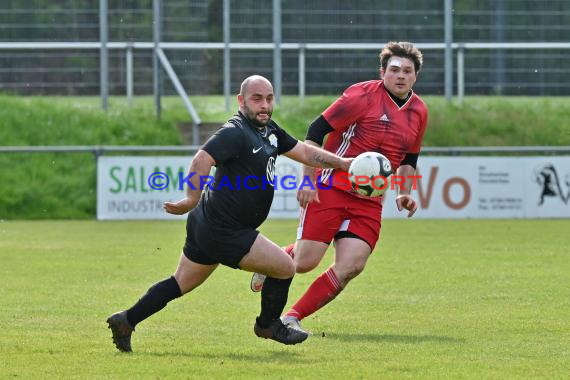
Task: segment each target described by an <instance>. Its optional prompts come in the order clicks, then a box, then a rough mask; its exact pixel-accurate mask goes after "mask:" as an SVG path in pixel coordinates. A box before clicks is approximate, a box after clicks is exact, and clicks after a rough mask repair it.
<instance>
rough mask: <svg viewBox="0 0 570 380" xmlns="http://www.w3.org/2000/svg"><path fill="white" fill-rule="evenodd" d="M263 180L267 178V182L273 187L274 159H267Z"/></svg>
mask: <svg viewBox="0 0 570 380" xmlns="http://www.w3.org/2000/svg"><path fill="white" fill-rule="evenodd" d="M265 178H267V182H269V184H270V185H271V186H272V187H273V180H274V178H275V157H269V160H267V168H266V169H265Z"/></svg>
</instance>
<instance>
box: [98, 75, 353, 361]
mask: <svg viewBox="0 0 570 380" xmlns="http://www.w3.org/2000/svg"><path fill="white" fill-rule="evenodd" d="M273 98H274V96H273V86H272V85H271V83H270V82H269V81H268V80H267V79H265V78H264V77H261V76H258V75H254V76H250V77H248V78H246V79H245V80H244V81H243V83H242V84H241V87H240V93H239V95H238V102H239V112H238V114H237V115H235V116H234V117H232V118H231V119H230V120H229V121H228V122H227V123H226V124H225V125H224V126H223V127H222V128H220V129H219V130H218V131H217V132H216V133H215V134H214V135H213V136H212V137H211V138H210V139H209V140H208V141H207V142H206V143H205V144H204V146H203V147H202V148H201V149H200V150H199V151H198V152H197V153H196V155H195V156H194V159H193V160H192V163H191V166H190V170H189V179H188V181H189V184H192V186H187V191H186V197H185V198H184V199H182V200H180V201H178V202H174V203H172V202H166V203H165V204H164V208H165V210H166V212H168V213H170V214H176V215H182V214H185V213H187V212H190V213H189V214H188V219H187V223H186V242H185V244H184V248H183V253H182V255H181V256H180V261H179V263H178V267H177V269H176V272H175V273H174V275H173V276H171V277H169V278H166V279H164V280H162V281H160V282H158V283H156V284H154V285H153V286H151V287H150V289H148V291H147V293H146V294H145V295H143V296H142V298H140V299H139V300H138V301H137V302H136V303H135V304H134V305H133V306H132V307H131V308H129V309H127V310H124V311H121V312H118V313H115V314H113V315H111V316H110V317H109V318H108V319H107V323H108V324H109V328H110V329H111V331H112V333H113V342H114V343H115V346H116V347H117V348H118V349H119V350H120V351H125V352H130V351H132V349H131V334H132V332H133V331H134V329H135V326H136V325H137V324H138V323H139V322H141V321H143V320H145V319H146V318H148V317H150V316H151V315H153V314H154V313H156V312H158V311H159V310H161V309H163V308H164V307H165V306H166V304H167V303H168V302H169V301H171V300H173V299H175V298H178V297H180V296H182V295H184V294H186V293H188V292H190V291H191V290H193V289H195V288H196V287H198V286H199V285H200V284H202V283H203V282H204V281H205V280H206V279H207V278H208V276H210V274H212V272H213V271H214V270H215V269H216V267H217V266H218V265H219V264H223V265H226V266H229V267H232V268H236V269H241V270H245V271H248V272H258V273H264V274H266V275H267V279H266V280H265V284H264V286H263V291H262V294H261V313H260V314H259V316H258V317H257V318H256V321H255V325H254V332H255V334H256V335H257V336H258V337H261V338H269V339H273V340H275V341H278V342H280V343H283V344H296V343H300V342H302V341H304V340H305V339H306V338H307V336H308V334H307V333H306V332H305V331H303V330H300V329H293V328H291V327H288V326H286V325H284V324H283V323H282V322H281V320H280V318H279V317H280V315H281V312H282V311H283V308H284V307H285V304H286V302H287V294H288V291H289V286H290V284H291V280H292V279H293V275H294V274H295V265H294V263H293V260H292V259H291V257H290V256H289V255H288V254H287V253H286V252H285V251H284V250H283V249H281V248H280V247H279V246H277V245H276V244H275V243H273V242H272V241H271V240H269V239H268V238H266V237H265V236H263V235H262V234H260V233H259V231H257V230H256V228H257V227H259V226H260V225H261V224H262V223H263V221H265V219H266V218H267V215H268V213H269V209H270V207H271V202H272V201H273V192H274V188H273V185H272V181H273V179H274V173H275V159H276V157H277V155H278V154H283V155H285V156H287V157H289V158H291V159H293V160H296V161H299V162H301V163H303V164H305V165H309V166H314V167H323V168H339V169H341V170H344V171H347V170H348V167H349V165H350V162H351V161H352V159H348V158H341V157H338V156H336V155H334V154H332V153H330V152H326V151H324V150H322V149H320V148H316V147H314V146H311V145H308V144H305V143H304V142H300V141H297V140H296V139H295V138H293V137H291V136H290V135H289V134H288V133H287V132H285V131H284V130H283V129H281V128H280V127H279V126H278V125H277V124H276V123H275V122H274V121H272V120H271V114H272V112H273ZM212 166H216V168H217V170H216V174H215V178H214V182H213V183H212V184H210V185H208V186H207V188H206V190H205V191H204V192H203V194H202V191H201V187H203V182H202V183H201V181H200V179H201V178H203V177H205V176H207V175H208V174H209V173H210V169H211V168H212ZM193 188H194V189H193Z"/></svg>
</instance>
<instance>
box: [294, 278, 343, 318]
mask: <svg viewBox="0 0 570 380" xmlns="http://www.w3.org/2000/svg"><path fill="white" fill-rule="evenodd" d="M341 291H342V287H341V286H340V283H339V282H338V279H337V278H336V275H335V273H334V271H333V270H332V268H329V269H327V270H326V271H325V272H324V273H322V274H321V275H320V276H319V277H317V279H316V280H315V281H313V283H312V284H311V286H309V289H307V291H306V292H305V294H303V296H302V297H301V298H300V299H299V300H298V301H297V303H295V305H293V306H292V307H291V309H290V310H289V311H288V312H287V313H286V314H285V315H288V316H291V317H295V318H297V319H299V320H301V319H303V318H305V317H308V316H309V315H311V314H313V313H314V312H315V311H317V310H319V309H320V308H322V307H323V306H325V305H326V304H327V303H329V302H330V301H332V300H333V299H334V298H335V297H336V296H337V295H338V294H339V293H340V292H341Z"/></svg>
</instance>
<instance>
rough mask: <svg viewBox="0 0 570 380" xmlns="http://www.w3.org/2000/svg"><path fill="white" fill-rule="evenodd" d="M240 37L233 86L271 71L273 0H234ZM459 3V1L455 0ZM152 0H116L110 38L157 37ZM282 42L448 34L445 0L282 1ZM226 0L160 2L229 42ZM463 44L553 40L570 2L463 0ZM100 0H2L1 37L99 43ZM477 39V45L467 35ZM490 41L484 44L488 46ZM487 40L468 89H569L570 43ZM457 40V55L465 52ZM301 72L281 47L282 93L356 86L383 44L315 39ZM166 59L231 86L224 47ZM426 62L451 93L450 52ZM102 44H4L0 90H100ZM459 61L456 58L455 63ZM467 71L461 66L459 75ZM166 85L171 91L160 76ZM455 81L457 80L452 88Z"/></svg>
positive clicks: (187, 36) (216, 88) (118, 85)
mask: <svg viewBox="0 0 570 380" xmlns="http://www.w3.org/2000/svg"><path fill="white" fill-rule="evenodd" d="M226 1H227V3H228V4H229V15H230V19H229V21H230V22H229V35H230V36H231V42H236V43H246V42H247V43H252V44H253V45H252V48H251V49H236V50H232V51H231V67H230V69H231V70H230V75H229V76H230V77H231V83H230V91H231V92H233V93H235V92H236V91H237V89H238V86H239V83H240V81H241V80H242V79H243V77H245V76H246V75H249V74H251V73H254V72H255V73H261V74H264V75H266V76H268V77H269V78H270V79H273V76H274V75H273V66H274V51H273V49H267V50H260V49H257V48H256V47H257V46H259V44H263V43H269V44H270V43H273V41H274V31H273V21H274V16H273V14H274V13H273V3H274V2H270V1H264V2H259V1H254V0H239V1H238V0H226ZM449 2H450V3H451V1H449ZM152 3H153V2H152V0H131V1H126V0H123V1H119V0H117V1H111V2H110V3H109V10H108V15H107V20H108V38H109V41H112V42H113V41H115V42H116V41H118V42H124V43H125V44H126V43H129V42H132V43H139V42H145V41H146V42H152V39H153V22H152V18H153V7H152V5H153V4H152ZM278 3H279V5H280V9H281V13H280V21H281V28H280V34H281V41H282V42H283V43H294V44H297V43H298V44H311V43H349V44H351V45H354V44H355V43H367V44H377V45H378V46H381V45H382V44H383V43H384V42H385V41H387V40H411V41H414V42H417V43H421V44H432V43H434V44H441V43H443V42H444V40H445V33H444V31H445V28H444V18H445V12H444V8H443V3H444V2H443V1H441V0H424V1H421V2H418V1H412V0H400V1H382V2H379V1H372V0H353V1H350V2H347V1H340V0H336V1H330V0H304V1H301V0H287V1H279V2H278ZM223 9H224V1H223V0H191V1H190V0H186V1H181V0H172V1H163V2H162V9H161V20H162V21H161V26H162V32H161V34H162V36H161V38H162V41H164V42H167V43H174V42H200V43H212V42H214V43H222V42H223V38H224V33H223V32H224V30H223ZM452 25H453V29H452V35H453V42H454V43H455V44H456V45H454V46H456V47H458V46H460V44H462V43H466V44H469V43H476V42H477V43H478V42H482V43H517V42H518V43H520V42H525V43H537V44H540V43H543V42H548V43H553V42H568V41H570V1H565V0H549V1H547V0H538V1H530V0H496V1H490V0H487V1H481V0H479V1H475V0H464V1H460V0H454V1H453V12H452ZM99 30H100V24H99V1H97V0H81V1H71V0H67V1H57V2H56V1H49V0H34V1H32V0H18V1H16V0H5V1H3V2H2V4H1V5H0V42H7V43H21V42H31V41H34V42H56V41H59V42H97V41H99V37H100V35H99ZM465 46H468V45H465ZM485 46H487V47H485ZM491 46H500V45H480V47H479V48H469V47H467V48H466V50H464V57H463V58H464V59H463V62H464V68H465V70H464V72H463V80H464V87H463V88H464V91H465V93H466V94H470V95H474V94H507V95H569V94H570V84H569V83H570V66H569V65H565V64H564V62H567V61H568V60H569V59H570V49H568V48H564V49H540V48H536V46H535V48H534V49H529V48H522V47H521V48H517V49H503V48H496V47H491ZM458 51H459V50H458V49H455V56H454V61H455V59H457V52H458ZM304 53H305V56H304V67H305V70H304V71H300V70H299V67H300V66H299V50H298V49H286V50H283V52H282V56H281V67H282V86H281V87H282V92H283V93H284V94H297V93H299V90H300V87H299V83H300V82H302V81H301V79H304V83H305V93H306V94H309V95H311V94H337V93H339V92H340V91H342V89H343V88H344V87H346V86H347V85H348V84H350V83H353V82H356V81H360V80H368V79H372V78H375V77H377V68H378V57H377V54H378V51H377V49H358V50H354V49H352V50H348V49H346V48H338V49H307V50H306V51H305V52H304ZM167 54H168V58H169V60H170V62H171V64H172V66H173V68H174V70H175V71H176V73H177V74H178V76H179V78H180V79H181V82H182V83H183V85H184V87H185V88H186V89H187V90H188V92H189V93H190V94H220V93H223V90H224V75H223V74H224V70H223V62H224V54H223V50H222V49H221V48H218V49H176V50H174V49H173V50H168V51H167ZM424 54H425V63H426V64H425V69H424V71H423V73H422V76H421V78H420V80H419V81H418V84H417V90H418V92H420V93H422V94H443V93H444V73H445V70H444V50H443V49H429V50H426V51H424ZM127 57H128V55H127V54H126V51H120V50H111V51H109V85H110V87H109V91H110V93H111V94H117V95H118V94H125V93H127V88H128V87H127V83H128V81H127V79H128V77H129V75H128V72H127V60H128V58H127ZM152 57H153V54H152V49H135V50H134V51H133V55H132V58H133V61H132V63H133V67H134V75H133V77H132V78H133V93H134V94H136V95H143V94H150V93H152V90H153V82H152V80H153V77H152ZM99 61H100V53H99V49H98V47H95V48H94V49H92V50H88V49H62V50H56V49H45V48H34V49H19V48H18V49H16V48H14V45H7V46H5V47H4V48H2V49H0V89H1V90H3V91H6V92H13V93H21V94H70V95H74V94H98V93H99V87H100V76H99ZM455 67H456V65H455V64H454V70H455ZM457 74H458V72H455V73H454V77H455V76H456V75H457ZM163 88H164V91H165V93H174V91H175V89H174V87H173V86H172V85H171V84H170V82H169V81H167V80H164V79H163ZM455 91H457V90H455Z"/></svg>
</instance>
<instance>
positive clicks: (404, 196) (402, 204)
mask: <svg viewBox="0 0 570 380" xmlns="http://www.w3.org/2000/svg"><path fill="white" fill-rule="evenodd" d="M396 174H397V175H398V176H401V177H404V178H406V180H405V181H404V183H403V184H402V186H397V191H398V196H397V197H396V207H398V211H402V210H404V209H406V210H408V218H411V217H412V216H413V215H414V214H415V213H416V211H417V209H418V203H417V202H416V201H415V200H414V198H412V196H411V195H410V193H411V191H412V183H413V176H414V175H415V174H416V169H414V167H413V166H411V165H402V166H400V167H399V168H398V170H397V172H396Z"/></svg>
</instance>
